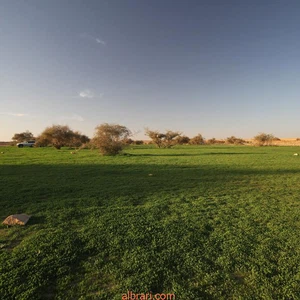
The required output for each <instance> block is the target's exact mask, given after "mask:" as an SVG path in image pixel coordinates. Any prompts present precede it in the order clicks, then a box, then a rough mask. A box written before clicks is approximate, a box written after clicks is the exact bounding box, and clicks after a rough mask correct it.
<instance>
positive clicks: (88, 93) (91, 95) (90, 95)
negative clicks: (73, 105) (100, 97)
mask: <svg viewBox="0 0 300 300" xmlns="http://www.w3.org/2000/svg"><path fill="white" fill-rule="evenodd" d="M79 96H80V97H82V98H94V96H95V95H94V93H93V92H92V91H91V90H88V89H86V90H83V91H81V92H80V93H79Z"/></svg>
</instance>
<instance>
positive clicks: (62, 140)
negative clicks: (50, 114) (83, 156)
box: [36, 125, 89, 149]
mask: <svg viewBox="0 0 300 300" xmlns="http://www.w3.org/2000/svg"><path fill="white" fill-rule="evenodd" d="M88 141H89V138H88V137H87V136H85V135H82V134H81V133H80V132H78V131H75V132H74V131H73V130H71V129H70V128H69V126H67V125H52V126H50V127H47V128H46V129H45V130H44V131H43V132H42V133H41V134H40V135H39V136H38V138H37V141H36V146H49V145H52V146H53V147H55V148H56V149H60V148H61V147H63V146H70V147H79V146H80V145H82V144H83V143H86V142H88Z"/></svg>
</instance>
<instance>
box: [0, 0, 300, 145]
mask: <svg viewBox="0 0 300 300" xmlns="http://www.w3.org/2000/svg"><path fill="white" fill-rule="evenodd" d="M299 16H300V1H298V0H296V1H294V0H288V1H286V0H284V1H279V0H272V1H271V0H270V1H269V0H259V1H257V0H227V1H225V0H210V1H209V0H194V1H192V0H185V1H183V0H182V1H181V0H172V1H171V0H151V1H150V0H95V1H94V0H82V1H77V0H72V1H65V0H59V1H57V0H43V1H41V0H36V1H33V0H26V1H18V0H14V1H11V0H0V140H2V141H9V140H11V137H12V136H13V135H14V133H19V132H23V131H25V130H29V131H31V132H32V133H33V134H34V135H38V134H40V133H41V132H42V131H43V129H45V127H47V126H51V125H52V124H63V125H65V124H67V125H69V126H70V127H71V128H72V129H73V130H79V131H81V132H82V133H83V134H86V135H88V136H89V137H92V136H93V134H94V129H95V127H96V126H97V125H99V124H102V123H118V124H121V125H125V126H127V127H128V128H129V129H130V130H131V131H132V132H133V134H134V136H133V138H134V139H146V137H145V136H144V129H145V128H146V127H148V128H150V129H152V130H160V131H165V130H168V129H170V130H174V131H180V132H182V133H183V134H185V135H188V136H190V137H193V136H195V135H197V134H198V133H201V134H202V135H203V136H204V137H205V138H212V137H215V138H226V137H228V136H232V135H234V136H237V137H242V138H251V137H253V136H254V135H256V134H258V133H260V132H266V133H272V134H274V135H275V136H277V137H281V138H284V137H286V138H288V137H300V126H299V117H298V114H299V112H300V97H299V96H300V76H299V75H300V38H299V37H300V17H299Z"/></svg>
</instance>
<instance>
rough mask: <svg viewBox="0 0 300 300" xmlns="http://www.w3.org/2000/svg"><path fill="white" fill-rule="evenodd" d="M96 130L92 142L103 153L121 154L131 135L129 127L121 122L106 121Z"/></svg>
mask: <svg viewBox="0 0 300 300" xmlns="http://www.w3.org/2000/svg"><path fill="white" fill-rule="evenodd" d="M95 130H96V132H95V135H94V138H93V140H92V142H93V144H94V145H95V146H96V147H97V148H99V150H100V152H101V153H102V154H103V155H117V154H119V153H120V152H121V151H122V150H123V148H124V146H125V145H126V141H128V138H129V137H130V135H131V131H130V130H129V129H128V128H127V127H125V126H122V125H119V124H108V123H104V124H101V125H99V126H97V127H96V128H95Z"/></svg>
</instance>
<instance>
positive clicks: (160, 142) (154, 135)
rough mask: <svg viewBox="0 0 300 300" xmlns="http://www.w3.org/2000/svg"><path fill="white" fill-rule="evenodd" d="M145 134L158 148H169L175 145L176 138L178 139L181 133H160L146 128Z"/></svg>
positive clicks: (168, 131) (169, 131)
mask: <svg viewBox="0 0 300 300" xmlns="http://www.w3.org/2000/svg"><path fill="white" fill-rule="evenodd" d="M145 134H146V135H147V136H148V137H149V138H150V139H151V140H152V142H153V143H154V144H155V145H156V146H157V147H158V148H171V147H173V146H174V145H176V144H177V140H176V138H179V137H180V135H181V133H180V132H178V131H171V130H167V131H166V132H165V133H161V132H158V131H157V130H156V131H153V130H150V129H148V128H146V130H145Z"/></svg>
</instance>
